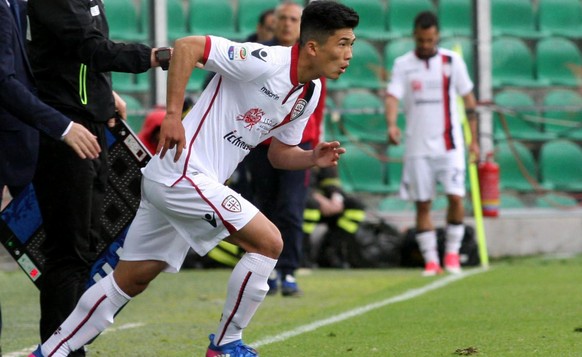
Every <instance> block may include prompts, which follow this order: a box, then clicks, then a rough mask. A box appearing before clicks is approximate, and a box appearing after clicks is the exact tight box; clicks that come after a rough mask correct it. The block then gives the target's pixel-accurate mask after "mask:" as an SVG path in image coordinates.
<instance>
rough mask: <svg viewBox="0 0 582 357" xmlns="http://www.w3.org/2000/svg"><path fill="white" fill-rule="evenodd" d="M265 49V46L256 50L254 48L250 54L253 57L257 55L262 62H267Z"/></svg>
mask: <svg viewBox="0 0 582 357" xmlns="http://www.w3.org/2000/svg"><path fill="white" fill-rule="evenodd" d="M267 54H268V53H267V51H265V48H264V47H263V48H259V49H258V50H254V51H253V52H251V55H253V57H257V58H258V59H260V60H261V61H263V62H267V60H266V58H267Z"/></svg>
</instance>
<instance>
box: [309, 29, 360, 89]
mask: <svg viewBox="0 0 582 357" xmlns="http://www.w3.org/2000/svg"><path fill="white" fill-rule="evenodd" d="M355 40H356V36H355V35H354V31H353V29H351V28H346V29H340V30H337V31H336V32H335V33H334V34H333V35H332V36H329V37H328V39H327V41H326V42H325V43H324V44H323V45H322V46H321V48H320V51H319V54H318V57H319V61H320V62H319V63H320V68H321V72H322V73H321V75H322V76H324V77H327V78H329V79H337V78H339V76H341V75H342V74H343V73H344V72H345V71H346V70H347V68H348V66H349V65H350V59H352V49H353V45H354V41H355Z"/></svg>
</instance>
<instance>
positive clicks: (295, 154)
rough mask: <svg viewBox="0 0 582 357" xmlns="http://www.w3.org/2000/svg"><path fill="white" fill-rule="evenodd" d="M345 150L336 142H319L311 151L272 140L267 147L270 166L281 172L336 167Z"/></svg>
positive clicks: (275, 139)
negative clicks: (316, 167) (315, 167)
mask: <svg viewBox="0 0 582 357" xmlns="http://www.w3.org/2000/svg"><path fill="white" fill-rule="evenodd" d="M345 152H346V149H344V148H342V147H340V143H339V142H338V141H332V142H329V143H328V142H321V143H319V144H317V146H316V147H315V148H314V149H313V150H303V149H302V148H300V147H298V146H296V145H287V144H285V143H283V142H281V141H280V140H278V139H277V138H273V139H272V141H271V144H270V145H269V153H268V157H269V161H270V162H271V165H273V167H275V168H277V169H282V170H305V169H309V168H312V167H314V166H318V167H330V166H336V165H337V161H338V160H339V157H340V155H341V154H343V153H345Z"/></svg>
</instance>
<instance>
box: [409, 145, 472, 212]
mask: <svg viewBox="0 0 582 357" xmlns="http://www.w3.org/2000/svg"><path fill="white" fill-rule="evenodd" d="M465 175H466V170H465V158H464V155H463V152H462V151H461V152H460V153H459V152H458V151H449V152H447V153H446V154H445V155H440V156H437V157H428V156H414V157H407V158H405V160H404V166H403V168H402V181H401V184H400V196H401V197H402V198H403V199H405V200H412V201H420V202H424V201H429V200H432V199H433V198H434V197H435V194H436V184H437V183H440V184H441V185H442V186H443V188H444V191H445V193H446V194H447V195H457V196H461V197H464V196H465Z"/></svg>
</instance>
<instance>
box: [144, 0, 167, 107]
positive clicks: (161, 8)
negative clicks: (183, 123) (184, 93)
mask: <svg viewBox="0 0 582 357" xmlns="http://www.w3.org/2000/svg"><path fill="white" fill-rule="evenodd" d="M166 3H167V1H166V0H150V1H149V7H150V14H151V16H150V22H151V23H150V28H151V29H152V30H153V37H152V38H153V46H154V47H164V46H168V45H169V42H168V13H167V11H166ZM167 79H168V73H167V72H166V71H163V70H162V69H161V68H159V67H158V68H156V70H155V79H154V93H155V103H156V105H164V106H165V105H166V81H167Z"/></svg>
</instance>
